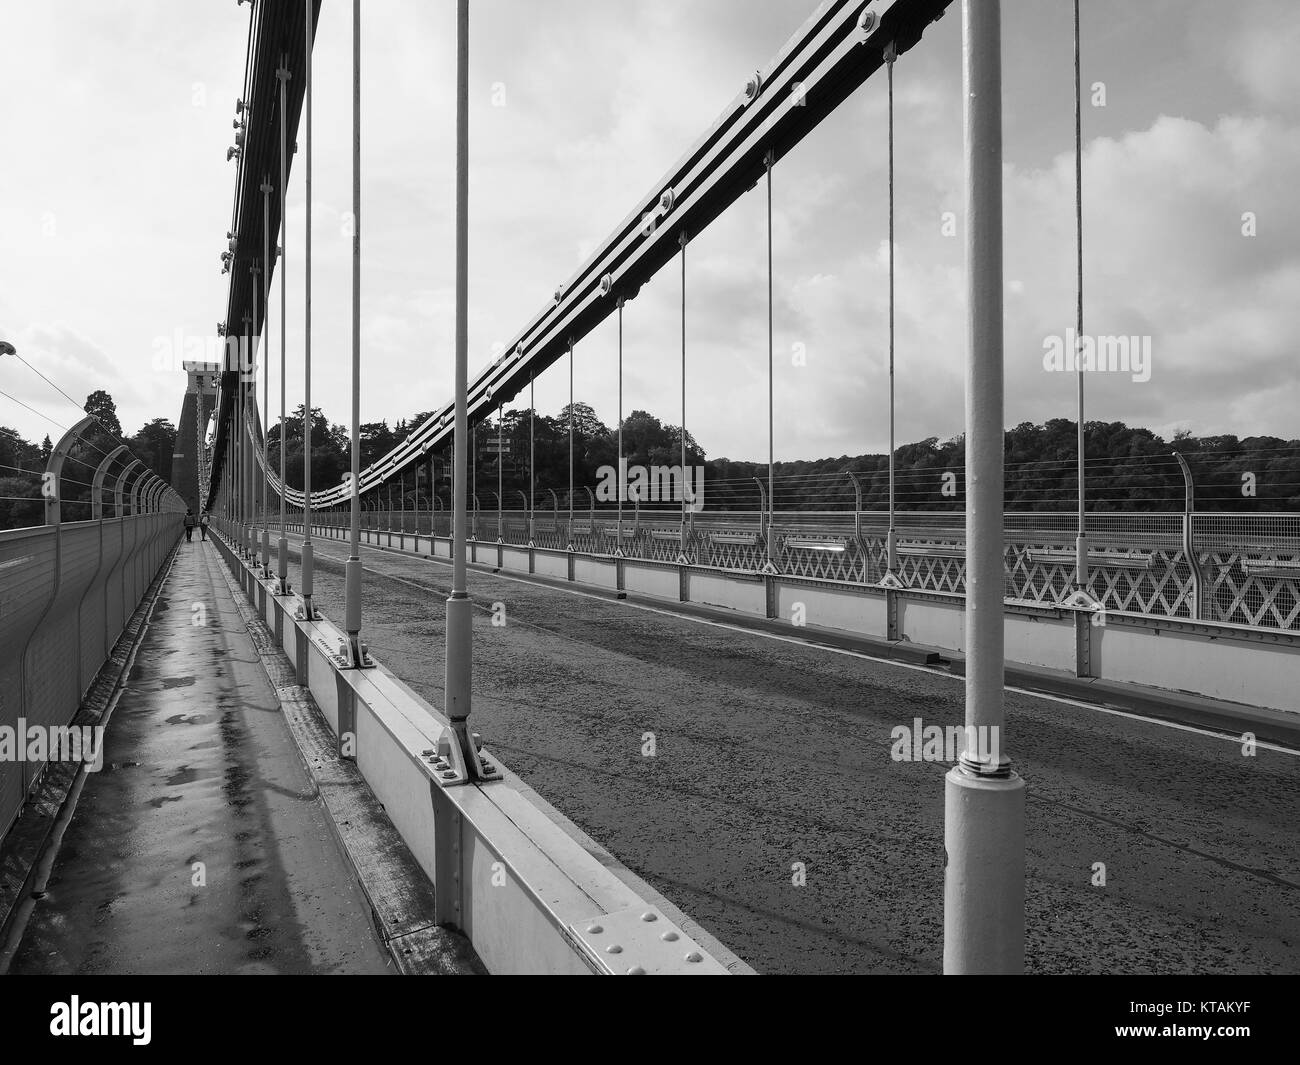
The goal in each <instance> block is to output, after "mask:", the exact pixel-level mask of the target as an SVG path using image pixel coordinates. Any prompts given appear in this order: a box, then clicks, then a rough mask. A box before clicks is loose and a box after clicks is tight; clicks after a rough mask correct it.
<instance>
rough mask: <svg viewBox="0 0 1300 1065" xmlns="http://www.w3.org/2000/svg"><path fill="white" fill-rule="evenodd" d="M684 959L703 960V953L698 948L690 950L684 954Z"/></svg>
mask: <svg viewBox="0 0 1300 1065" xmlns="http://www.w3.org/2000/svg"><path fill="white" fill-rule="evenodd" d="M686 960H687V961H703V960H704V955H703V954H701V953H700V952H699V951H698V950H693V951H691V952H690V953H689V954H687V955H686Z"/></svg>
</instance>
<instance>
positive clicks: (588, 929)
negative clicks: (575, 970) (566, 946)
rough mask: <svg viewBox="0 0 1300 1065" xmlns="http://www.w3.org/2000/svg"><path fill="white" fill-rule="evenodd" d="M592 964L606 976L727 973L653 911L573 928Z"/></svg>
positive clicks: (622, 913)
mask: <svg viewBox="0 0 1300 1065" xmlns="http://www.w3.org/2000/svg"><path fill="white" fill-rule="evenodd" d="M567 932H568V936H569V938H570V939H571V940H572V941H573V942H574V943H576V944H577V945H578V946H579V947H581V948H582V949H583V951H584V953H585V954H586V955H587V961H588V963H589V964H590V965H591V966H592V967H593V968H594V969H595V970H596V971H597V972H600V973H603V974H605V975H606V976H672V975H688V974H692V973H694V974H699V975H701V976H725V975H726V974H727V968H726V966H724V965H723V964H722V963H721V962H719V961H718V960H717V959H716V958H714V957H713V956H712V955H711V954H709V953H708V952H706V951H705V950H704V949H703V948H702V947H701V946H700V945H699V944H698V943H697V942H695V940H693V939H692V938H691V937H690V936H688V935H686V934H685V933H684V932H683V931H682V930H681V929H680V928H678V927H677V926H676V925H674V924H673V923H672V922H671V921H670V920H668V919H667V918H666V917H664V915H663V914H661V913H660V912H659V911H658V910H656V909H655V908H654V907H653V906H636V907H632V908H631V909H627V910H618V911H617V912H615V913H603V914H597V915H596V916H595V917H592V918H590V919H589V920H586V921H575V922H574V923H573V924H571V925H569V927H568V930H567Z"/></svg>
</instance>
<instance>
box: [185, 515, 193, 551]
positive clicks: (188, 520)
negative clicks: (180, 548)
mask: <svg viewBox="0 0 1300 1065" xmlns="http://www.w3.org/2000/svg"><path fill="white" fill-rule="evenodd" d="M193 539H194V511H192V510H190V508H189V507H186V508H185V542H186V543H189V542H190V541H191V540H193Z"/></svg>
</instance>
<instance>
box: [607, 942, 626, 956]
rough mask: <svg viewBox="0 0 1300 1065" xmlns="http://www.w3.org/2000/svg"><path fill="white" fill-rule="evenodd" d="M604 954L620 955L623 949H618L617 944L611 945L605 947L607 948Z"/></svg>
mask: <svg viewBox="0 0 1300 1065" xmlns="http://www.w3.org/2000/svg"><path fill="white" fill-rule="evenodd" d="M605 953H606V954H622V953H623V948H622V947H620V946H619V945H618V944H617V943H611V944H610V945H609V946H607V947H606V948H605Z"/></svg>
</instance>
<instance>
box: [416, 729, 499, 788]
mask: <svg viewBox="0 0 1300 1065" xmlns="http://www.w3.org/2000/svg"><path fill="white" fill-rule="evenodd" d="M453 737H458V738H459V739H460V742H459V743H453V742H452V739H453ZM427 753H428V752H426V754H427ZM438 760H441V761H442V762H443V763H445V765H444V767H443V768H442V769H439V766H438ZM430 764H431V765H433V767H434V770H435V776H437V775H439V774H446V772H447V770H448V769H450V770H453V771H454V772H455V773H457V774H459V775H460V777H461V779H459V780H458V779H454V778H453V777H448V776H445V775H444V776H443V777H442V783H443V784H444V785H447V786H450V785H452V784H468V783H470V781H474V782H476V783H478V782H482V781H489V780H504V779H505V777H504V776H503V775H502V773H501V769H500V767H499V766H498V765H497V764H496V763H495V762H494V761H493V760H492V756H491V755H490V754H489V753H488V752H487V751H485V750H483V738H482V737H481V736H480V735H479V734H478V733H477V732H467V731H465V729H464V722H463V721H462V722H459V723H457V722H452V724H450V725H448V726H447V729H446V731H445V732H444V733H443V736H442V739H440V740H439V741H438V750H437V752H436V757H435V758H434V759H430Z"/></svg>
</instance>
